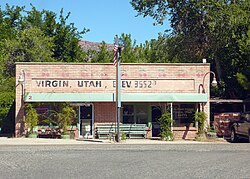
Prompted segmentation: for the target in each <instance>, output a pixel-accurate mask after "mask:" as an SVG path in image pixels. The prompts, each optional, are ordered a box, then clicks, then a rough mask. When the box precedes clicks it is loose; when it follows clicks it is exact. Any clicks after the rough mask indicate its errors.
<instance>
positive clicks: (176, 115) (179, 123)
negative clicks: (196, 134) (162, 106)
mask: <svg viewBox="0 0 250 179" xmlns="http://www.w3.org/2000/svg"><path fill="white" fill-rule="evenodd" d="M195 111H196V108H195V104H190V103H189V104H188V103H186V104H174V105H173V119H174V121H175V122H174V126H175V127H184V126H189V127H193V126H194V124H195V122H194V114H195Z"/></svg>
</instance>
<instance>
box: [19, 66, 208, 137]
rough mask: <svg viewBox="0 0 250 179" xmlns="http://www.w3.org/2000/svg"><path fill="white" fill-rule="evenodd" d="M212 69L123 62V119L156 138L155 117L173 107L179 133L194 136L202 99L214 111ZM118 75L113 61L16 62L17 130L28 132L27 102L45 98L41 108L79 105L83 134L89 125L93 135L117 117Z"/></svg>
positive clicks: (80, 134) (205, 108) (176, 129)
mask: <svg viewBox="0 0 250 179" xmlns="http://www.w3.org/2000/svg"><path fill="white" fill-rule="evenodd" d="M209 71H210V65H209V64H208V63H200V64H121V102H122V111H123V112H122V117H121V123H136V124H137V123H138V124H140V123H141V124H147V125H148V127H149V128H150V129H151V130H150V134H149V136H152V137H157V136H158V135H159V124H158V123H157V118H159V116H160V115H161V114H162V111H164V110H166V109H169V108H172V117H173V119H174V120H175V123H174V132H175V136H176V138H189V137H191V138H192V137H193V136H194V135H195V132H196V128H195V126H193V127H192V125H191V127H187V125H190V124H193V123H194V121H193V117H192V116H193V113H194V112H195V111H197V109H198V106H199V104H201V103H202V104H204V111H205V112H206V113H207V114H209V112H210V109H209V91H210V89H209V88H210V85H209V84H210V76H209V75H207V76H206V78H205V74H207V72H209ZM20 76H22V78H23V79H24V83H23V84H22V85H20V84H18V79H19V78H20ZM115 79H116V70H115V67H114V66H113V65H112V64H80V63H71V64H68V63H67V64H66V63H17V64H16V120H15V121H16V125H15V135H16V136H17V137H18V136H21V135H23V132H24V125H23V124H22V122H21V121H22V119H23V117H24V104H25V103H42V104H43V106H42V107H41V108H40V109H38V110H47V109H49V104H50V103H57V102H70V103H71V104H72V105H74V106H77V108H78V114H79V115H78V119H77V126H78V130H79V137H81V136H83V137H84V135H85V133H84V131H85V132H86V130H88V132H89V133H90V135H93V136H94V131H95V126H96V125H98V124H100V123H115V122H116V103H115V101H116V100H115V96H116V95H115V93H116V87H115V85H116V84H115ZM201 87H202V90H201V89H200V88H201ZM203 88H204V89H203ZM44 106H45V107H44ZM162 109H163V110H162ZM207 116H209V115H207ZM209 122H210V121H209V118H208V119H207V125H209Z"/></svg>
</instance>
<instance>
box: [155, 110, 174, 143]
mask: <svg viewBox="0 0 250 179" xmlns="http://www.w3.org/2000/svg"><path fill="white" fill-rule="evenodd" d="M158 120H159V122H160V126H161V132H160V135H161V138H162V139H163V140H173V138H174V135H173V131H172V130H171V126H172V124H173V122H174V121H173V120H172V119H171V113H170V112H166V113H164V114H163V115H162V116H161V118H159V119H158Z"/></svg>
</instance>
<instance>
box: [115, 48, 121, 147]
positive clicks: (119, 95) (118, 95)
mask: <svg viewBox="0 0 250 179" xmlns="http://www.w3.org/2000/svg"><path fill="white" fill-rule="evenodd" d="M116 68H117V83H116V84H117V85H116V89H117V91H116V105H117V142H120V122H121V47H118V53H117V67H116Z"/></svg>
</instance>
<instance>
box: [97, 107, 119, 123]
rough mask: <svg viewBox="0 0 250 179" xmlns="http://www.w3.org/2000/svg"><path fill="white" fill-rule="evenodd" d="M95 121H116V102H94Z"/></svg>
mask: <svg viewBox="0 0 250 179" xmlns="http://www.w3.org/2000/svg"><path fill="white" fill-rule="evenodd" d="M94 110H95V112H94V115H95V119H94V120H95V121H94V122H95V123H115V122H116V113H115V112H114V111H116V104H115V103H94Z"/></svg>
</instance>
